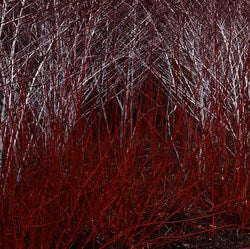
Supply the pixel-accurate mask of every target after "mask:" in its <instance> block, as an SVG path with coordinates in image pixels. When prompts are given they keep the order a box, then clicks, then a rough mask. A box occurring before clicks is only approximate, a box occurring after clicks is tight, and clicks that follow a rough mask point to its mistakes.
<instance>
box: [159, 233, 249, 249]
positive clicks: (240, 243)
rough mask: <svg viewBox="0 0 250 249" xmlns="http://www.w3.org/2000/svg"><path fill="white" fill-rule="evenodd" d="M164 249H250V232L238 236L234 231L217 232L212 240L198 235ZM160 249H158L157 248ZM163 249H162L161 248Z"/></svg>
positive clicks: (206, 236)
mask: <svg viewBox="0 0 250 249" xmlns="http://www.w3.org/2000/svg"><path fill="white" fill-rule="evenodd" d="M164 248H166V249H175V248H176V249H189V248H190V249H250V232H246V233H245V234H239V233H238V232H236V231H219V232H217V234H216V235H215V237H214V238H213V239H212V238H211V237H209V236H208V235H200V236H199V237H197V238H190V239H187V240H184V241H181V242H173V243H171V244H169V245H167V246H165V247H164ZM159 249H160V248H159ZM161 249H163V248H161Z"/></svg>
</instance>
